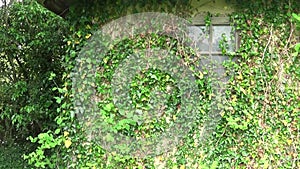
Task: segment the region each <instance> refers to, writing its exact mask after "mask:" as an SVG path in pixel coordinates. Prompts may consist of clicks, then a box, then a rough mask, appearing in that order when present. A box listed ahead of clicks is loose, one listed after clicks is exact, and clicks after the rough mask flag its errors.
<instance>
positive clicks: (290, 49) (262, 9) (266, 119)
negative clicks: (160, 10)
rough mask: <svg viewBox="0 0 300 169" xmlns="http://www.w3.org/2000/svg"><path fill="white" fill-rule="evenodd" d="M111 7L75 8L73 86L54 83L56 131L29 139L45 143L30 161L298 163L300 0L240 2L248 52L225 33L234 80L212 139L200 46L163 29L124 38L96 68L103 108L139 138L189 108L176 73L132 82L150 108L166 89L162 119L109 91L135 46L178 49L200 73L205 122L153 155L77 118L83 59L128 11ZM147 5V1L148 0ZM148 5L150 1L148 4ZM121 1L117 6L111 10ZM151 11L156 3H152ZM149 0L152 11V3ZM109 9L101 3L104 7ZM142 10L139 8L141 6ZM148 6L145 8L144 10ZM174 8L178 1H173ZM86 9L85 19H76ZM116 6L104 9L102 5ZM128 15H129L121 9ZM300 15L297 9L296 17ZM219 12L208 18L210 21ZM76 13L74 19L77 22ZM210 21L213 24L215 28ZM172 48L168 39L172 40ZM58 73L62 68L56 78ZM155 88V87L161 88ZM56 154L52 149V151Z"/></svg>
mask: <svg viewBox="0 0 300 169" xmlns="http://www.w3.org/2000/svg"><path fill="white" fill-rule="evenodd" d="M118 3H119V1H116V4H106V7H107V8H105V9H104V8H99V10H98V12H99V13H97V14H95V15H96V16H95V15H92V14H91V13H88V14H86V15H81V14H82V13H84V12H86V11H87V9H90V10H91V11H97V9H98V7H96V6H87V8H84V9H79V8H76V9H73V10H74V13H71V15H70V20H69V22H70V31H71V32H72V33H71V34H70V35H69V36H68V37H66V38H65V44H66V45H67V49H66V51H67V54H66V55H65V56H64V58H63V63H62V64H63V65H64V68H65V71H64V74H63V75H62V81H64V82H65V83H64V84H63V85H62V86H60V87H55V88H53V90H55V91H58V92H59V95H58V96H56V97H55V99H56V102H57V103H58V104H60V107H59V108H58V109H57V113H59V116H57V117H56V119H55V120H56V123H57V125H58V126H59V127H58V128H57V129H56V130H54V131H52V130H50V131H48V132H45V133H42V134H40V135H39V136H38V137H37V138H30V139H31V141H32V142H38V143H39V144H40V146H39V147H38V148H37V150H36V151H34V152H32V153H31V154H28V155H26V158H27V159H28V160H29V162H30V163H31V164H32V165H35V166H36V167H48V168H59V167H60V166H63V167H69V168H76V167H82V168H115V166H118V167H119V168H155V167H156V168H181V169H182V168H299V167H300V162H299V160H298V156H299V151H300V150H299V147H300V145H299V143H300V141H299V140H300V136H299V130H300V126H299V117H300V114H299V113H300V110H299V107H300V105H299V101H300V90H299V84H300V83H299V80H300V78H299V72H300V70H299V64H300V63H299V53H298V52H299V45H297V40H296V39H297V37H296V33H295V32H297V27H296V25H295V24H296V21H297V20H298V21H299V15H297V14H295V13H299V4H297V2H296V1H278V0H271V1H253V2H252V1H247V2H246V1H238V4H237V5H238V8H237V9H239V10H237V11H236V12H234V13H233V14H231V15H230V18H231V22H232V26H233V27H234V28H235V31H237V32H238V33H239V49H237V51H236V52H227V51H226V49H227V46H226V45H227V44H226V40H224V41H222V43H221V44H220V46H221V49H223V50H222V52H223V55H227V56H230V57H229V58H230V59H229V60H227V61H225V62H224V63H223V65H224V67H225V68H226V69H227V70H228V72H227V73H228V74H227V75H228V77H229V81H228V83H227V85H226V90H225V91H224V93H225V98H224V99H223V100H221V102H219V103H218V105H217V106H216V107H217V108H218V109H220V116H221V118H220V120H219V121H218V124H217V126H216V127H215V128H213V129H212V130H213V132H212V133H211V134H209V135H208V137H206V138H205V141H203V140H201V138H203V137H202V136H203V133H202V129H203V126H202V125H203V121H204V120H205V118H204V117H205V115H207V114H206V113H207V112H209V111H210V109H212V106H211V105H212V102H211V100H213V99H214V94H213V92H212V88H211V83H212V81H213V79H211V78H209V76H208V75H209V74H210V73H211V72H210V71H209V70H198V68H197V62H195V60H194V59H191V58H192V56H193V52H194V51H191V50H190V49H187V48H184V47H182V46H183V44H180V42H179V41H178V40H176V39H170V38H169V37H165V36H158V35H153V34H149V35H139V36H136V37H132V38H128V39H124V40H122V41H121V42H119V43H117V44H115V46H114V47H113V48H111V50H110V51H109V53H108V54H107V55H106V57H105V58H104V59H103V61H102V62H101V63H100V65H98V66H99V70H98V72H97V76H96V79H97V87H96V89H97V94H98V96H99V98H98V99H99V100H97V101H98V106H99V107H100V109H101V110H102V111H101V113H102V115H103V116H105V118H106V120H107V121H109V122H111V123H115V125H114V128H115V130H116V131H118V132H123V133H124V134H128V135H131V136H137V137H147V136H151V134H153V133H154V132H159V131H163V130H164V129H165V128H166V126H167V124H169V123H172V122H173V121H176V111H177V109H180V98H179V97H178V90H176V87H174V86H176V85H174V83H175V82H174V79H172V77H170V75H168V74H166V73H164V72H161V71H159V70H155V69H149V70H145V71H142V72H140V74H138V75H137V76H135V78H134V80H133V81H132V82H131V84H130V87H131V93H130V95H131V97H132V98H133V99H132V104H133V105H134V106H136V107H141V108H145V109H147V101H148V100H149V97H150V96H149V95H150V92H151V90H152V89H153V88H158V89H160V90H161V91H162V92H167V91H168V87H169V88H170V87H171V88H174V89H175V90H173V93H172V94H170V95H168V96H169V97H168V103H167V104H168V109H166V112H165V113H163V114H161V117H162V118H161V120H160V121H156V120H150V121H149V122H148V123H146V124H142V125H141V124H139V123H136V121H133V120H132V119H124V117H123V116H122V114H120V112H118V109H117V108H116V107H115V105H114V104H113V103H112V98H111V97H110V95H109V91H110V90H111V85H110V81H111V79H112V75H113V72H114V69H115V67H116V66H117V65H118V64H119V63H120V62H121V61H122V60H123V59H124V58H126V56H128V55H129V54H131V53H132V52H133V50H134V49H138V48H142V49H147V48H155V47H156V48H157V47H160V48H170V47H171V50H172V51H173V52H174V53H176V54H177V55H178V56H179V57H181V58H182V59H183V60H184V61H185V62H186V63H187V65H189V66H190V68H191V70H193V72H194V75H195V77H196V79H197V85H198V88H199V92H200V93H201V97H202V98H203V99H202V100H201V102H200V103H198V106H199V107H201V109H199V115H198V116H196V118H197V123H196V125H195V126H193V128H192V130H191V131H190V132H188V133H187V136H186V137H185V138H184V139H183V140H182V142H180V144H179V145H178V146H177V147H176V148H174V149H173V150H172V151H170V152H168V153H166V154H161V155H157V156H155V157H149V158H141V159H140V158H133V157H130V156H124V155H120V154H116V153H114V152H106V151H105V149H103V148H102V147H101V146H99V145H97V144H96V143H95V142H93V141H90V140H88V138H86V137H85V136H84V134H83V133H84V131H82V130H83V128H82V124H80V123H79V122H78V120H77V117H76V113H75V111H74V107H73V102H72V101H74V93H72V90H71V88H72V82H71V80H72V79H71V78H70V77H71V76H70V73H71V71H72V70H73V68H74V66H75V58H76V57H77V56H78V53H79V51H80V49H81V48H82V47H83V46H84V45H85V44H86V42H87V40H88V39H90V38H91V36H92V35H93V31H94V30H97V29H98V28H99V26H101V25H103V24H105V23H106V22H108V21H110V20H112V19H115V18H118V17H120V16H124V15H125V13H126V10H123V9H122V10H121V9H120V8H117V7H121V5H119V6H118ZM144 5H145V4H144ZM141 6H143V4H141ZM113 7H116V8H114V9H112V11H111V10H109V9H111V8H113ZM144 7H145V9H146V10H147V9H148V10H149V8H151V6H149V5H145V6H144ZM147 7H149V8H147ZM100 9H101V10H100ZM133 9H138V8H133ZM143 9H144V8H143ZM167 9H169V8H167ZM78 10H79V11H80V12H81V13H80V18H76V17H73V16H72V15H75V16H76V13H78ZM106 10H107V11H109V13H108V12H103V11H106ZM122 12H124V13H122ZM293 13H294V14H293ZM210 16H211V15H209V16H207V17H206V18H203V19H205V23H206V24H209V22H210ZM72 19H73V20H72ZM206 26H207V25H206ZM168 45H169V46H168ZM52 76H53V77H54V76H55V75H52ZM152 87H153V88H152ZM49 154H50V155H49Z"/></svg>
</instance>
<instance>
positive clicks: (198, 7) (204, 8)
mask: <svg viewBox="0 0 300 169" xmlns="http://www.w3.org/2000/svg"><path fill="white" fill-rule="evenodd" d="M226 1H228V0H192V2H191V5H192V6H193V8H195V13H194V14H199V13H207V12H210V13H211V14H221V15H222V14H223V15H224V14H230V13H232V12H234V10H235V2H234V1H233V0H231V1H230V2H226Z"/></svg>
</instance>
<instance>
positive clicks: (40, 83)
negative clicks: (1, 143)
mask: <svg viewBox="0 0 300 169" xmlns="http://www.w3.org/2000/svg"><path fill="white" fill-rule="evenodd" d="M0 12H1V16H2V18H3V19H1V21H0V32H1V37H0V55H1V57H0V65H1V66H0V72H1V73H0V81H1V84H0V98H1V100H0V121H1V122H2V123H1V125H2V124H6V125H4V126H5V130H6V132H9V133H3V135H6V136H7V137H6V138H4V139H8V138H9V137H8V135H11V137H16V136H17V137H19V138H23V139H24V138H26V137H27V136H28V135H36V134H37V133H38V132H40V131H41V130H44V129H47V128H49V127H50V126H51V125H53V122H51V121H52V120H51V119H54V118H55V117H56V113H55V110H56V107H57V104H56V103H55V102H54V100H53V96H54V95H55V93H56V92H54V91H52V90H51V89H52V88H53V87H54V86H57V85H60V83H61V81H60V76H61V70H62V69H61V65H60V59H61V56H62V54H63V53H64V48H63V47H64V43H63V41H62V39H63V37H64V35H65V33H66V29H65V22H64V21H63V20H62V19H61V18H58V17H57V16H55V15H54V14H52V13H50V12H49V11H47V10H46V9H44V8H43V7H42V6H40V5H38V4H37V3H36V2H35V1H30V0H28V1H27V0H26V1H24V2H22V3H18V2H16V3H13V4H12V5H11V6H8V7H5V8H1V11H0ZM51 73H52V74H56V75H57V77H56V78H53V79H52V81H50V80H48V77H49V75H50V74H51ZM52 127H53V126H52ZM52 127H50V128H52ZM14 131H18V134H17V135H15V134H16V133H15V132H14ZM1 135H2V133H1ZM12 135H15V136H12ZM2 139H3V138H2Z"/></svg>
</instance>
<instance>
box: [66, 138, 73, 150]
mask: <svg viewBox="0 0 300 169" xmlns="http://www.w3.org/2000/svg"><path fill="white" fill-rule="evenodd" d="M71 144H72V141H71V139H67V140H65V146H66V148H69V147H70V146H71Z"/></svg>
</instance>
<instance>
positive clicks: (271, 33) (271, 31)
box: [262, 25, 273, 61]
mask: <svg viewBox="0 0 300 169" xmlns="http://www.w3.org/2000/svg"><path fill="white" fill-rule="evenodd" d="M272 36H273V25H272V26H271V30H270V36H269V39H268V43H267V45H266V47H265V49H264V53H263V57H262V61H263V60H264V58H265V53H266V51H267V48H268V46H269V44H270V42H271V39H272Z"/></svg>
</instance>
